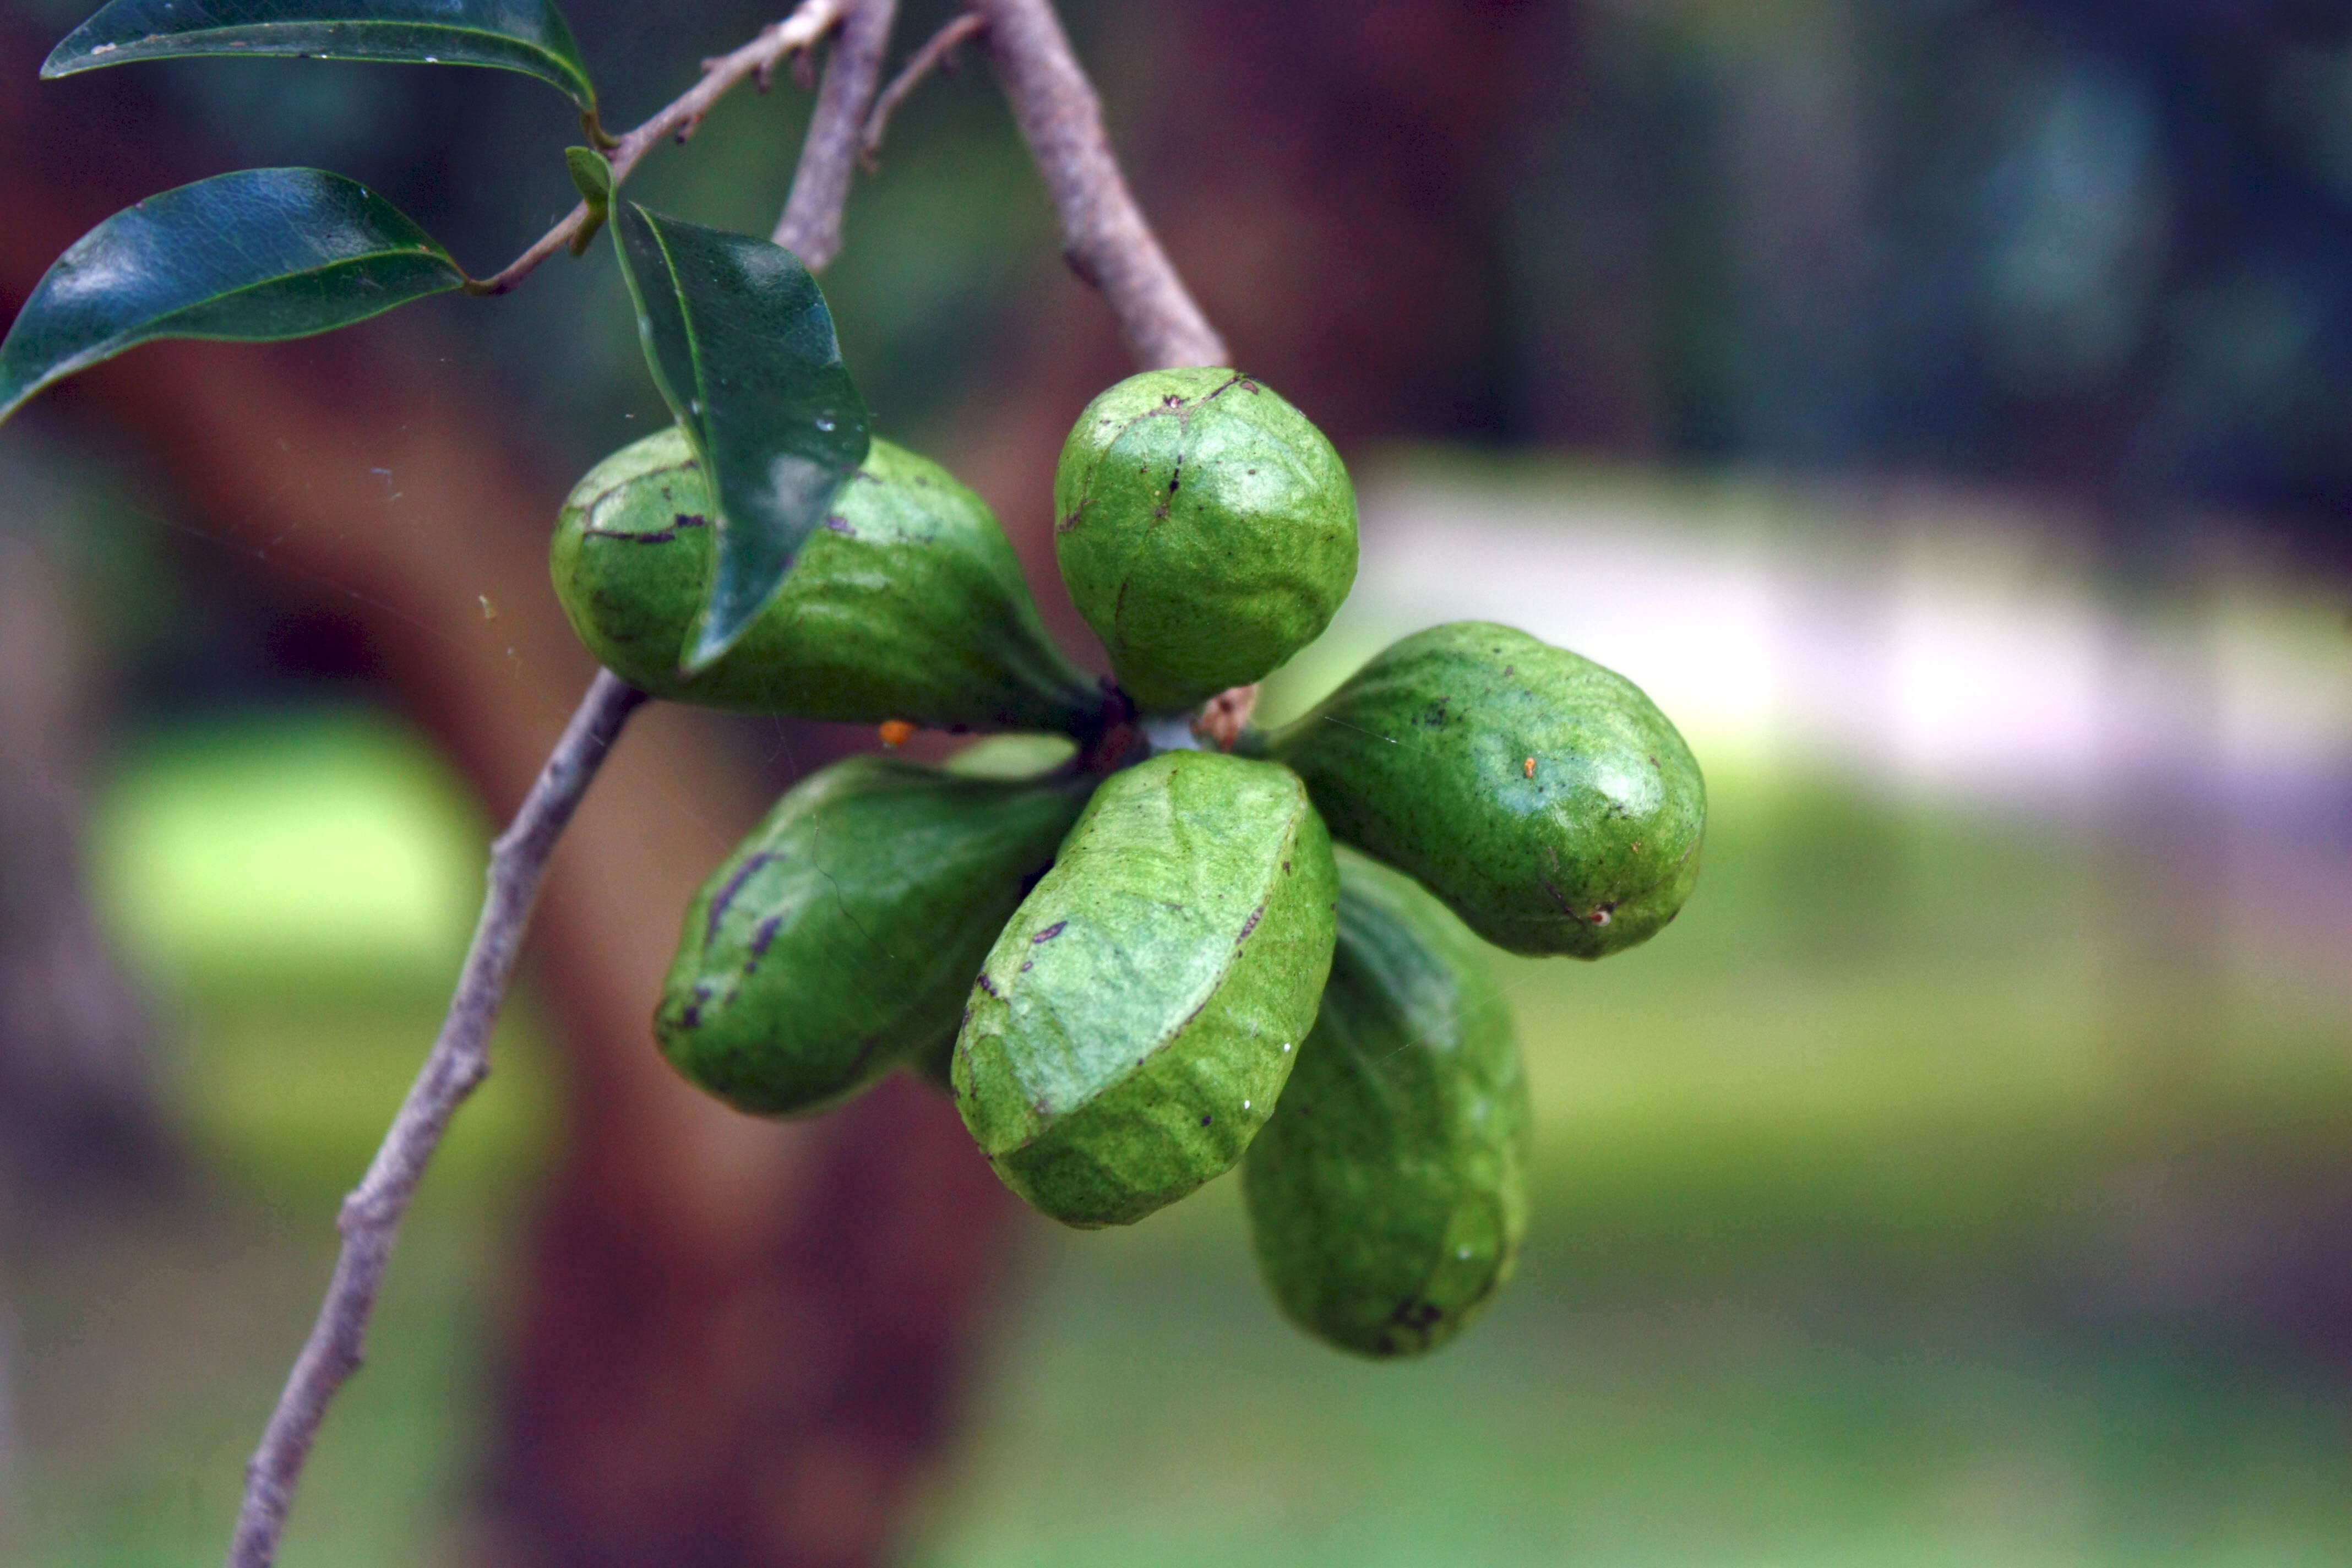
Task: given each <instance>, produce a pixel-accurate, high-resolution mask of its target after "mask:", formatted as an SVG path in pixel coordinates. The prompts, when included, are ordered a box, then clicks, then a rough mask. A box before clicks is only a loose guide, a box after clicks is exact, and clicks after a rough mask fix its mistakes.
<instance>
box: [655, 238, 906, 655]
mask: <svg viewBox="0 0 2352 1568" xmlns="http://www.w3.org/2000/svg"><path fill="white" fill-rule="evenodd" d="M613 218H614V225H613V235H614V246H615V247H616V248H617V249H618V250H619V252H620V256H621V271H622V273H623V274H624V275H625V277H626V278H627V279H628V283H629V295H630V298H631V299H633V300H635V302H636V307H637V336H638V338H639V339H640V341H641V342H643V343H644V345H645V351H646V363H647V364H648V365H650V366H651V367H652V368H653V373H654V381H655V383H656V384H657V385H658V386H659V387H660V388H661V393H662V396H663V398H664V399H666V400H667V402H668V404H669V406H670V412H671V413H673V414H675V415H676V416H677V422H678V426H679V428H681V429H683V430H684V431H685V432H686V438H687V441H688V444H690V445H691V446H692V447H693V448H694V454H695V457H696V458H697V459H698V461H699V462H700V464H701V466H702V471H703V474H704V476H705V479H707V481H708V482H709V486H710V489H711V491H712V493H713V497H714V499H715V500H716V501H717V502H718V510H719V518H718V546H719V548H718V552H717V556H716V559H715V561H714V563H713V571H712V581H711V584H710V594H709V599H708V600H707V601H706V604H705V606H704V609H703V613H702V616H701V619H700V622H699V623H698V626H696V628H695V630H694V632H693V634H692V635H691V637H689V639H688V647H687V650H686V654H685V657H684V659H683V661H682V662H683V664H684V667H685V668H688V669H698V668H701V667H702V666H704V665H707V664H709V662H710V661H711V660H713V659H715V658H718V657H719V655H720V654H722V653H724V652H726V651H727V649H728V647H730V645H731V644H732V643H733V642H734V641H735V639H736V637H739V636H740V635H741V633H742V632H743V630H744V628H745V627H747V626H750V625H751V621H752V618H753V617H754V616H757V615H758V614H759V613H760V609H761V606H762V605H765V604H766V603H767V602H768V600H769V599H770V598H771V597H772V596H773V595H774V594H775V592H776V590H777V589H778V588H779V587H781V586H782V584H783V581H784V574H786V573H788V572H790V571H791V570H792V567H793V558H794V556H795V555H796V554H797V553H798V552H799V550H800V547H801V545H802V543H803V542H804V541H805V540H806V539H807V538H808V536H809V535H810V534H811V533H812V532H814V531H815V530H816V528H817V526H818V525H819V524H820V523H822V522H823V521H824V519H825V514H826V512H827V511H828V510H830V509H831V507H832V505H833V498H834V496H835V494H836V493H838V492H839V490H840V489H841V487H842V485H843V484H844V483H845V482H846V481H847V479H849V476H850V475H851V474H853V473H855V472H856V470H857V465H858V464H859V463H861V462H863V461H864V460H865V458H866V447H867V444H868V439H869V437H868V436H867V430H866V404H865V402H864V400H863V399H861V398H860V397H859V396H858V395H857V388H856V385H855V384H853V383H852V382H851V381H850V379H849V372H848V371H847V370H846V369H845V368H844V367H843V365H842V363H841V345H840V343H839V342H838V341H836V340H835V337H834V331H833V313H832V311H830V310H827V309H826V308H825V303H824V295H823V294H821V293H819V292H818V291H817V286H816V279H814V278H811V277H810V276H809V274H808V268H804V267H803V266H802V265H801V262H800V258H798V257H796V256H794V255H793V253H792V252H791V251H789V250H786V249H784V248H783V247H782V246H779V245H771V244H770V243H769V242H768V241H766V240H764V239H753V238H751V237H748V236H745V235H740V234H729V233H727V232H726V231H725V230H723V229H716V228H705V227H703V226H701V225H700V224H693V223H683V222H680V221H679V220H678V219H677V218H669V217H658V216H655V215H654V214H652V213H649V212H647V211H646V209H645V208H643V207H641V206H639V205H636V204H635V202H622V203H619V204H618V205H615V206H614V209H613Z"/></svg>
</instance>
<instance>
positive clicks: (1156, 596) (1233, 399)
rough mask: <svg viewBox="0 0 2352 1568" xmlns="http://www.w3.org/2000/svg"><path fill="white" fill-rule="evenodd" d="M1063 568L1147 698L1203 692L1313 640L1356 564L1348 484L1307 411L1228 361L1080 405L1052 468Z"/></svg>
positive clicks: (1232, 682) (1138, 695) (1185, 705)
mask: <svg viewBox="0 0 2352 1568" xmlns="http://www.w3.org/2000/svg"><path fill="white" fill-rule="evenodd" d="M1054 515H1055V519H1056V520H1057V521H1056V522H1055V537H1054V547H1055V553H1056V554H1057V555H1058V556H1059V557H1060V559H1061V563H1062V580H1063V581H1064V582H1065V583H1066V584H1068V585H1069V590H1070V597H1071V599H1072V600H1074V601H1075V602H1076V605H1077V607H1078V613H1079V614H1080V615H1083V616H1086V618H1087V625H1088V626H1092V627H1094V629H1095V635H1096V636H1097V637H1100V638H1102V641H1103V646H1104V647H1106V648H1108V650H1109V652H1110V659H1111V668H1112V670H1113V671H1114V673H1116V674H1117V676H1118V682H1119V684H1120V685H1121V686H1123V687H1125V688H1126V689H1127V691H1128V693H1129V695H1130V696H1132V697H1133V698H1134V699H1135V700H1136V701H1137V703H1138V704H1139V705H1140V706H1141V707H1142V708H1144V709H1145V710H1150V711H1155V712H1175V711H1178V710H1184V709H1189V708H1193V707H1197V706H1198V705H1199V704H1200V703H1202V702H1203V701H1205V700H1208V699H1209V698H1211V697H1213V696H1215V695H1216V694H1217V693H1218V692H1220V691H1223V690H1224V689H1226V688H1227V687H1230V686H1246V685H1248V684H1249V683H1250V682H1252V681H1254V680H1257V679H1263V678H1264V677H1265V676H1266V675H1268V674H1270V673H1272V672H1273V671H1274V669H1275V668H1277V667H1278V666H1280V665H1281V664H1282V663H1283V662H1284V661H1285V660H1286V659H1287V658H1290V656H1291V655H1292V654H1294V653H1297V651H1298V650H1299V649H1300V648H1302V647H1306V646H1307V644H1308V643H1309V642H1312V641H1313V640H1314V639H1315V637H1317V635H1318V634H1319V633H1320V632H1321V631H1322V630H1323V628H1324V627H1325V626H1328V625H1329V624H1330V620H1331V616H1332V615H1333V613H1334V612H1335V611H1337V610H1338V609H1339V603H1340V601H1341V600H1343V599H1345V598H1346V597H1347V596H1348V589H1349V586H1350V585H1351V584H1354V582H1355V580H1356V492H1355V489H1354V487H1353V486H1352V485H1350V484H1349V480H1348V470H1347V468H1346V466H1345V465H1343V464H1342V463H1341V462H1340V461H1339V453H1338V452H1336V451H1334V450H1332V447H1331V443H1330V442H1329V441H1328V440H1326V439H1324V437H1323V433H1322V432H1321V431H1320V430H1318V429H1317V428H1316V427H1315V426H1313V425H1312V424H1311V423H1309V422H1308V420H1307V416H1305V415H1303V414H1301V413H1299V412H1298V410H1297V409H1296V408H1294V407H1292V406H1291V405H1289V404H1288V403H1286V402H1285V401H1284V400H1283V399H1282V398H1281V397H1280V396H1278V395H1276V393H1274V392H1273V391H1272V390H1270V389H1269V388H1267V387H1266V386H1265V385H1264V384H1262V383H1259V382H1256V381H1253V380H1252V379H1250V378H1249V377H1247V376H1244V375H1242V374H1239V373H1237V372H1234V371H1230V370H1156V371H1148V372H1146V373H1145V374H1141V375H1136V376H1130V377H1129V378H1128V379H1127V380H1125V381H1122V382H1120V383H1119V384H1118V385H1117V386H1114V387H1112V388H1111V389H1110V390H1109V391H1108V392H1106V393H1104V394H1103V395H1101V396H1099V397H1097V398H1096V399H1095V400H1094V402H1092V403H1091V404H1089V405H1087V411H1086V412H1085V413H1084V414H1082V415H1080V416H1078V422H1077V424H1076V426H1073V427H1072V428H1071V431H1070V437H1069V440H1068V441H1067V443H1066V444H1065V445H1064V447H1062V459H1061V466H1060V467H1059V468H1057V469H1056V470H1055V476H1054Z"/></svg>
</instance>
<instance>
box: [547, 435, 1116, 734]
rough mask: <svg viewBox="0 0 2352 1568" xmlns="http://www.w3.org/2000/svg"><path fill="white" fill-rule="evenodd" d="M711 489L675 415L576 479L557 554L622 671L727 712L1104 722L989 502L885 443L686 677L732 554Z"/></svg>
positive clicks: (560, 569) (563, 576) (1022, 725)
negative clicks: (710, 597) (742, 625)
mask: <svg viewBox="0 0 2352 1568" xmlns="http://www.w3.org/2000/svg"><path fill="white" fill-rule="evenodd" d="M710 515H711V508H710V496H709V489H708V488H707V487H706V486H705V484H704V483H703V478H702V471H701V469H700V468H698V467H697V466H696V464H695V461H694V455H693V453H692V451H691V450H690V449H689V448H688V446H687V443H686V437H685V436H684V435H683V434H682V433H680V432H679V431H678V430H677V428H676V427H675V426H673V427H671V428H669V429H667V430H664V431H661V432H660V433H658V434H656V435H653V436H648V437H646V438H645V439H644V440H642V441H639V442H636V443H635V445H633V446H629V447H623V448H622V449H621V450H620V451H618V452H615V453H614V454H613V455H612V456H611V457H609V458H605V459H604V461H603V462H601V463H599V464H597V465H596V467H595V468H592V469H590V470H589V472H588V475H587V477H586V478H585V479H582V480H581V481H580V483H579V484H578V485H577V486H576V487H574V489H572V495H571V498H570V499H569V500H566V501H565V502H564V503H563V510H562V515H561V516H560V517H559V518H558V519H557V521H556V529H555V541H554V544H553V546H552V548H551V552H550V554H551V567H552V570H553V573H554V576H555V591H556V595H557V597H558V598H560V599H561V600H562V602H563V611H564V614H565V615H566V616H569V617H571V621H572V629H573V630H574V631H576V632H578V633H579V635H580V640H581V641H582V642H583V643H585V644H587V646H588V650H589V651H590V652H591V653H593V654H594V655H595V656H596V658H598V659H599V660H600V661H601V662H602V663H603V664H604V667H605V668H607V669H610V670H611V671H612V672H613V673H614V674H615V675H617V676H619V677H620V678H621V679H624V680H625V681H627V682H628V683H629V684H630V685H632V686H635V687H636V688H637V689H640V690H642V691H646V692H650V693H652V694H653V695H654V696H656V697H665V698H669V699H672V700H676V701H680V702H695V703H700V704H703V705H705V706H709V707H715V708H733V709H743V710H751V711H753V712H761V713H789V714H793V715H794V716H796V717H799V718H803V719H834V720H841V721H848V722H853V723H861V724H878V723H880V722H882V721H885V720H888V719H903V720H907V721H911V722H913V723H916V724H919V725H926V726H935V727H939V728H943V729H973V730H992V729H1005V730H1060V731H1068V732H1081V731H1084V730H1085V729H1086V728H1087V726H1088V725H1089V724H1091V723H1093V722H1094V721H1095V715H1096V713H1097V710H1099V708H1100V706H1101V695H1100V693H1099V691H1098V690H1097V689H1096V685H1095V682H1094V681H1093V680H1092V679H1089V678H1088V677H1087V676H1086V675H1085V674H1084V673H1083V672H1081V671H1080V670H1078V669H1077V668H1076V667H1075V666H1073V665H1071V664H1070V663H1069V661H1068V660H1066V659H1065V658H1063V657H1062V655H1061V654H1060V653H1059V652H1058V651H1056V650H1055V647H1054V644H1053V642H1052V640H1051V639H1050V638H1049V637H1047V636H1046V633H1045V626H1044V625H1043V624H1042V623H1041V622H1040V621H1039V620H1038V618H1037V607H1036V605H1035V604H1034V602H1032V600H1031V599H1030V596H1029V590H1028V588H1027V586H1026V585H1025V584H1024V583H1023V582H1022V578H1021V568H1020V564H1019V563H1018V562H1017V561H1016V560H1015V558H1014V556H1013V546H1012V544H1011V543H1010V542H1008V541H1007V540H1006V539H1005V537H1004V531H1003V530H1002V529H1001V528H999V527H998V526H997V523H996V519H995V517H994V515H993V514H992V513H991V512H990V511H989V510H988V507H987V505H986V504H985V503H984V502H982V500H981V499H980V498H979V497H978V496H975V495H973V494H972V493H971V491H970V490H968V489H965V488H964V487H963V486H962V485H961V484H959V483H957V482H956V480H955V479H954V477H953V476H952V475H950V473H948V471H947V470H946V469H944V468H940V466H939V465H938V464H936V463H933V462H931V461H929V459H927V458H919V457H917V456H915V455H914V454H913V453H911V452H908V451H907V450H905V449H904V448H902V447H894V446H892V445H891V444H890V443H888V442H887V441H876V442H875V443H874V444H873V447H872V450H871V451H870V452H869V453H868V454H867V456H866V462H865V465H864V466H863V467H862V468H859V469H858V471H857V472H856V474H854V475H852V476H851V478H850V479H849V482H848V483H847V484H846V485H845V486H843V487H842V490H841V494H840V495H839V496H837V497H835V500H834V512H833V515H832V516H831V517H829V518H828V519H827V520H826V521H825V526H824V527H823V528H821V529H819V530H818V531H816V532H815V533H814V534H813V535H811V536H810V539H809V541H808V542H807V543H806V544H805V545H803V546H802V548H801V553H800V558H799V560H798V561H797V562H796V563H794V564H793V570H792V573H791V574H790V575H789V576H787V577H786V578H785V579H784V584H783V587H782V589H781V590H780V591H779V592H778V594H777V596H776V597H775V598H774V599H773V600H772V601H771V602H770V603H769V605H768V606H767V608H766V609H764V610H762V611H761V613H760V615H759V617H758V618H757V619H756V620H755V621H753V623H752V624H751V627H750V629H749V630H747V631H746V632H745V633H744V634H743V637H742V640H741V641H740V642H738V643H737V644H736V645H735V647H733V648H732V649H731V650H730V651H729V652H728V653H727V655H726V656H725V657H723V658H719V660H717V661H716V662H715V663H713V664H711V665H710V666H709V668H705V669H703V670H701V671H700V672H698V674H696V675H694V676H692V677H690V678H689V677H687V676H685V675H682V674H680V673H679V670H678V658H679V655H680V652H681V650H682V649H683V648H684V647H685V646H686V640H687V635H688V630H689V628H690V627H691V626H693V624H694V618H695V616H696V615H697V614H698V612H699V611H700V609H701V607H702V600H703V595H704V592H705V590H706V588H707V586H708V584H709V574H710V570H711V558H712V552H713V549H714V546H713V543H712V538H711V529H710Z"/></svg>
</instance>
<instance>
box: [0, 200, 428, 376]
mask: <svg viewBox="0 0 2352 1568" xmlns="http://www.w3.org/2000/svg"><path fill="white" fill-rule="evenodd" d="M465 280H466V275H465V273H464V272H463V271H461V270H460V269H459V268H458V266H457V263H456V262H454V261H452V260H451V259H449V253H448V252H447V251H446V250H444V249H442V248H441V247H440V245H439V244H438V243H436V241H435V240H434V238H433V237H432V236H431V235H429V234H426V233H425V231H424V230H423V229H421V228H419V227H417V226H416V225H415V223H414V222H413V221H411V220H410V219H409V217H408V216H407V215H405V214H404V213H403V212H401V211H400V209H399V208H397V207H395V206H394V205H392V204H391V203H390V202H387V201H385V200H384V199H383V197H382V196H379V195H376V194H375V193H374V192H373V191H371V190H369V189H368V188H367V187H366V186H364V185H362V184H358V183H356V182H355V181H352V180H347V179H345V178H343V176H341V174H327V173H326V172H324V171H323V170H319V169H243V170H239V171H238V172H237V173H236V174H217V175H215V176H214V177H213V178H211V179H209V180H199V181H197V182H196V183H195V184H193V185H182V186H181V187H180V188H179V189H177V190H173V191H165V192H164V193H163V195H158V196H150V197H148V198H147V199H146V200H145V201H143V202H140V203H137V204H136V205H131V206H128V207H125V208H123V210H122V211H121V212H119V213H116V214H115V215H114V216H112V217H110V218H108V219H107V220H106V221H105V222H104V223H102V224H100V225H99V226H97V227H96V228H94V229H92V230H90V231H89V233H88V234H86V235H84V236H82V237H81V238H79V239H78V240H76V241H75V242H74V244H73V247H72V248H71V249H69V250H68V251H67V252H66V253H65V254H64V255H63V256H61V257H59V258H58V261H57V264H56V265H55V266H53V267H51V268H49V270H48V272H47V275H45V276H44V277H43V278H42V279H41V281H40V282H39V283H38V284H37V285H36V286H35V288H34V289H33V293H32V297H31V298H30V299H28V300H26V301H25V308H24V309H23V310H20V311H18V312H17V314H16V322H15V324H13V325H12V326H10V327H9V329H8V336H7V340H6V341H5V342H0V419H5V418H6V417H7V416H9V415H11V414H13V413H15V412H16V408H17V405H20V404H22V403H23V402H24V401H25V400H26V398H28V397H30V396H32V395H33V394H35V393H37V392H38V391H39V390H40V389H41V388H43V387H45V386H47V385H48V384H49V383H51V382H53V381H57V380H58V379H60V378H61V377H64V376H68V375H71V374H74V373H75V372H76V371H79V370H85V369H87V368H89V366H91V365H94V364H96V363H99V362H100V361H101V360H107V359H111V358H113V357H114V356H115V355H116V354H119V353H121V352H122V351H123V350H125V349H127V348H132V347H135V346H136V345H138V344H140V343H143V342H152V341H153V340H155V339H157V338H213V339H220V340H226V341H230V342H274V341H276V340H278V339H280V338H303V337H309V336H310V335H312V334H313V333H317V332H326V331H333V330H334V329H335V328H337V327H347V326H350V325H351V324H352V322H354V321H366V320H367V319H368V318H369V317H370V316H374V315H380V314H382V313H383V312H384V311H386V310H391V309H392V308H393V307H394V306H395V305H404V304H406V303H407V302H408V301H409V300H421V299H423V298H424V297H425V295H427V294H439V293H444V292H446V290H448V289H455V288H457V287H458V286H459V285H461V284H462V283H464V282H465Z"/></svg>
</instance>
